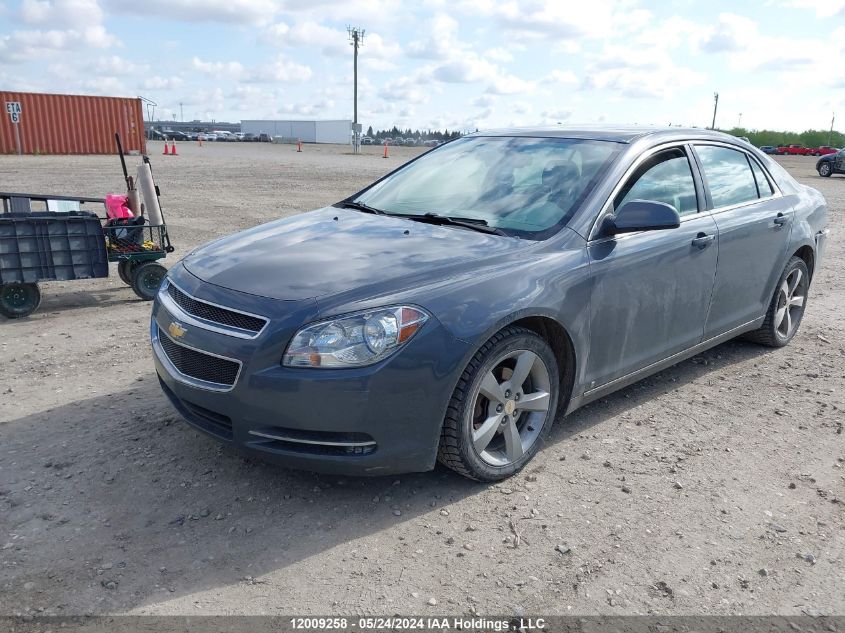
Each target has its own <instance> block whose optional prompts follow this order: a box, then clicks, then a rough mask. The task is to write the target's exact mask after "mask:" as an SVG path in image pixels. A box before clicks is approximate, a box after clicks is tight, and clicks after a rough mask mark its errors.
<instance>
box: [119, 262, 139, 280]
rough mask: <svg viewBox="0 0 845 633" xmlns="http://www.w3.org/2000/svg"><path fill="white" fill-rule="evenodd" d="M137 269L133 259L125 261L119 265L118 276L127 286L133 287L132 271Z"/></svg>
mask: <svg viewBox="0 0 845 633" xmlns="http://www.w3.org/2000/svg"><path fill="white" fill-rule="evenodd" d="M134 268H135V262H133V261H132V260H131V259H126V260H123V261H122V262H120V263H118V265H117V274H118V276H119V277H120V280H121V281H122V282H123V283H125V284H126V285H127V286H131V285H132V270H133V269H134Z"/></svg>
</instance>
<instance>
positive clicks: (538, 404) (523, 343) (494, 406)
mask: <svg viewBox="0 0 845 633" xmlns="http://www.w3.org/2000/svg"><path fill="white" fill-rule="evenodd" d="M520 363H521V366H520ZM517 369H518V370H519V371H520V373H521V374H524V375H525V378H524V380H523V381H522V382H521V383H520V385H519V387H518V388H517V389H510V387H511V386H512V384H511V379H512V377H513V372H514V370H517ZM491 380H492V381H493V382H492V384H491ZM559 391H560V375H559V369H558V365H557V360H556V358H555V355H554V352H553V351H552V349H551V347H549V344H548V343H546V341H545V340H543V339H542V338H540V337H539V336H537V334H535V333H534V332H532V331H530V330H526V329H524V328H519V327H506V328H504V329H502V330H500V331H499V332H497V333H496V334H494V335H493V336H492V337H491V338H490V339H489V340H488V341H487V342H486V343H484V345H482V346H481V349H479V350H478V352H476V354H475V356H473V357H472V359H471V360H470V361H469V364H468V365H467V367H466V369H464V371H463V373H462V374H461V377H460V379H459V380H458V384H457V386H456V387H455V391H454V393H453V394H452V398H451V399H450V401H449V406H448V407H447V409H446V417H445V419H444V421H443V428H442V430H441V433H440V445H439V447H438V451H437V459H438V461H439V462H440V463H441V464H443V465H444V466H446V467H447V468H451V469H452V470H454V471H455V472H457V473H459V474H461V475H463V476H464V477H468V478H469V479H474V480H476V481H484V482H493V481H500V480H502V479H506V478H507V477H510V476H511V475H513V474H514V473H516V472H519V470H520V469H522V468H523V467H524V466H525V464H527V463H528V462H529V461H530V460H531V458H532V457H534V455H535V454H536V453H537V451H538V450H539V449H540V446H541V445H542V444H543V443H544V441H545V439H546V438H547V437H548V434H549V431H550V430H551V427H552V424H553V423H554V417H555V413H556V411H557V403H558V398H559V395H560V394H559ZM482 392H485V393H487V394H492V393H498V398H493V397H488V396H487V395H485V393H482ZM526 403H531V404H530V408H529V406H528V405H527V404H526ZM514 433H515V434H516V435H514ZM474 434H475V440H474V439H473V436H474ZM516 438H519V440H518V441H516ZM476 446H479V447H480V448H476Z"/></svg>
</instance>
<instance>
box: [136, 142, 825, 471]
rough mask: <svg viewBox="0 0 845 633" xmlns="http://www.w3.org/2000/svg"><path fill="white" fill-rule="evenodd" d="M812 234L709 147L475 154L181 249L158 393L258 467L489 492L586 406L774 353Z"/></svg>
mask: <svg viewBox="0 0 845 633" xmlns="http://www.w3.org/2000/svg"><path fill="white" fill-rule="evenodd" d="M827 223H828V213H827V205H826V203H825V200H824V198H823V197H822V195H821V194H820V193H819V192H818V191H816V190H815V189H812V188H810V187H807V186H805V185H802V184H800V183H798V182H796V181H795V180H794V179H793V178H792V177H791V176H790V175H789V174H788V173H787V172H786V171H785V170H784V169H783V168H781V167H780V166H779V165H778V164H777V163H776V162H774V161H773V160H772V159H771V158H769V157H767V156H766V155H765V154H763V153H762V152H759V151H758V150H756V149H755V148H753V147H751V146H750V145H748V144H746V143H744V142H742V141H740V140H738V139H736V138H734V137H732V136H729V135H727V134H722V133H718V132H713V131H709V130H701V129H681V128H666V129H663V130H660V129H657V130H654V129H648V130H645V129H642V128H634V129H612V130H611V129H602V128H597V129H592V128H579V129H570V128H562V127H559V126H555V127H549V128H538V129H526V130H520V131H518V132H514V131H512V130H511V131H503V132H499V133H497V132H486V133H476V134H472V135H469V136H465V137H463V138H461V139H458V140H455V141H453V142H450V143H448V144H446V145H443V146H442V147H441V148H438V149H434V150H432V151H430V152H426V153H425V154H423V155H422V156H420V157H419V158H417V159H416V160H413V161H410V162H408V163H406V164H404V165H403V166H401V167H399V168H398V169H396V170H395V171H393V172H392V173H390V174H388V175H387V176H386V177H384V178H382V179H380V180H379V181H378V183H377V184H375V185H371V186H368V187H366V188H365V189H363V190H362V191H360V192H358V193H356V194H353V195H352V196H349V197H348V198H346V199H344V200H341V201H340V202H338V203H336V204H334V205H333V206H331V207H326V208H323V209H320V210H317V211H313V212H311V213H303V214H296V215H293V216H290V217H286V218H284V219H280V220H276V221H274V222H270V223H269V224H264V225H261V226H257V227H254V228H252V229H248V230H246V231H243V232H241V233H238V234H235V235H232V236H229V237H226V238H223V239H221V240H217V241H214V242H212V243H210V244H208V245H206V246H204V247H200V248H198V249H195V250H193V251H192V252H191V253H189V254H188V255H187V256H186V257H185V258H184V259H182V260H181V261H180V262H179V263H178V264H176V265H174V266H173V267H171V268H170V271H169V272H168V275H167V278H166V279H165V281H164V283H163V284H162V286H161V288H160V289H159V292H158V295H157V298H156V301H155V304H154V306H153V310H152V317H151V323H150V335H151V342H152V348H153V357H154V362H155V367H156V372H157V373H158V376H159V378H160V384H161V387H162V389H163V391H164V393H165V395H166V396H167V397H168V398H169V400H170V402H171V403H172V404H173V406H174V408H175V409H176V410H177V411H178V412H179V413H180V414H181V415H182V416H183V417H184V418H185V419H186V420H187V421H188V422H190V423H191V424H192V425H194V426H195V427H197V428H198V429H200V430H202V431H203V432H205V433H206V434H208V435H211V436H212V437H215V438H217V439H219V440H221V441H223V442H225V443H226V444H227V445H229V446H232V447H235V448H239V449H241V450H242V451H245V452H247V453H249V454H252V455H255V456H261V457H263V458H265V459H268V460H275V461H277V462H279V463H281V464H284V465H287V466H292V467H299V468H308V469H313V470H322V471H327V472H332V473H357V474H369V475H387V474H390V473H398V472H409V471H425V470H430V469H431V468H433V467H434V465H435V462H436V461H437V460H439V461H440V462H441V463H443V464H444V465H446V466H447V467H449V468H451V469H453V470H455V471H457V472H458V473H460V474H462V475H464V476H467V477H470V478H472V479H476V480H480V481H498V480H501V479H504V478H506V477H509V476H511V475H513V474H514V473H516V472H518V471H519V470H520V469H521V468H523V467H524V466H525V465H526V464H527V463H528V462H529V461H530V460H531V458H532V457H533V456H534V455H535V454H536V453H537V451H538V450H539V449H540V447H541V446H542V445H543V444H544V442H545V440H546V439H547V438H548V437H549V433H550V431H551V427H552V424H553V423H554V422H555V420H556V419H557V418H559V417H561V416H562V415H565V414H566V413H568V412H571V411H574V410H576V409H578V408H579V407H581V406H583V405H585V404H587V403H589V402H592V401H595V400H597V399H601V398H604V397H605V396H607V395H608V394H610V393H612V392H614V391H616V390H618V389H621V388H622V387H625V386H627V385H629V384H632V383H634V382H636V381H638V380H640V379H642V378H644V377H646V376H649V375H651V374H654V373H655V372H658V371H660V370H662V369H664V368H666V367H669V366H670V365H673V364H675V363H677V362H680V361H682V360H684V359H687V358H690V357H691V356H693V355H695V354H698V353H700V352H702V351H704V350H706V349H709V348H711V347H713V346H715V345H718V344H719V343H722V342H724V341H727V340H730V339H732V338H734V337H736V336H739V335H743V334H744V335H746V336H747V337H748V338H750V339H751V340H753V341H756V342H758V343H761V344H763V345H767V346H771V347H782V346H784V345H787V344H788V343H789V342H790V340H792V338H793V337H794V336H795V333H796V332H797V331H798V328H799V326H800V324H801V319H802V316H803V314H804V310H805V308H806V306H807V298H808V293H807V291H808V289H809V287H810V283H811V279H812V277H813V275H814V274H815V273H816V272H817V271H818V268H819V265H820V263H821V262H822V261H823V259H824V258H823V253H824V247H825V242H826V239H827V234H828V227H827ZM315 263H317V264H318V265H315ZM714 371H719V369H718V368H716V369H715V370H714ZM789 371H797V370H796V369H792V370H789V369H787V370H786V371H785V372H784V375H783V376H780V377H779V379H780V380H782V382H783V383H784V384H789ZM754 397H755V395H754V394H751V395H749V398H752V399H753V398H754ZM765 404H766V403H765V402H762V401H761V402H759V403H758V406H764V405H765ZM187 437H188V436H185V438H186V441H190V440H189V439H187ZM561 437H563V434H559V435H558V439H559V438H561ZM563 441H566V440H563ZM573 450H574V449H573Z"/></svg>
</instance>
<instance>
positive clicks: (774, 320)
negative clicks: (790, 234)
mask: <svg viewBox="0 0 845 633" xmlns="http://www.w3.org/2000/svg"><path fill="white" fill-rule="evenodd" d="M809 288H810V271H809V270H808V269H807V264H805V263H804V260H803V259H801V258H800V257H793V258H791V259H790V260H789V262H787V264H786V268H785V269H784V271H783V274H782V275H781V277H780V280H779V281H778V285H777V287H776V288H775V295H774V296H773V297H772V301H771V303H770V304H769V309H768V311H767V312H766V320H765V321H763V325H762V326H761V327H760V329H759V330H755V331H754V332H749V333H748V334H747V335H746V338H748V339H750V340H752V341H754V342H755V343H760V344H761V345H767V346H769V347H783V346H784V345H786V344H787V343H789V341H791V340H792V337H794V336H795V333H796V332H798V326H799V325H801V318H802V317H803V316H804V308H805V307H806V306H807V291H808V290H809Z"/></svg>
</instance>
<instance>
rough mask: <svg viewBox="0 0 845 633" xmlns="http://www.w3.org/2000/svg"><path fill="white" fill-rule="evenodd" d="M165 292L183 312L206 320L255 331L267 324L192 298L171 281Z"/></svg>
mask: <svg viewBox="0 0 845 633" xmlns="http://www.w3.org/2000/svg"><path fill="white" fill-rule="evenodd" d="M167 292H168V294H169V295H170V298H171V299H173V301H175V302H176V304H177V305H178V306H179V307H180V308H182V309H183V310H184V311H185V312H187V313H188V314H190V315H193V316H195V317H198V318H200V319H205V320H206V321H212V322H213V323H220V324H221V325H228V326H229V327H234V328H238V329H239V330H246V331H248V332H256V333H257V332H260V331H261V329H262V328H263V327H264V326H265V325H266V324H267V320H266V319H262V318H259V317H254V316H250V315H248V314H243V313H242V312H235V311H234V310H227V309H226V308H220V307H218V306H215V305H211V304H210V303H205V302H204V301H200V300H199V299H194V298H193V297H191V296H189V295H187V294H185V293H184V292H182V291H181V290H179V288H177V287H176V286H174V285H173V284H172V283H171V284H169V285H168V286H167Z"/></svg>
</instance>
